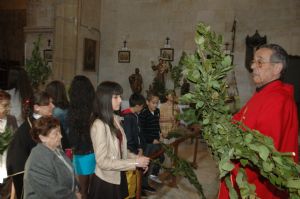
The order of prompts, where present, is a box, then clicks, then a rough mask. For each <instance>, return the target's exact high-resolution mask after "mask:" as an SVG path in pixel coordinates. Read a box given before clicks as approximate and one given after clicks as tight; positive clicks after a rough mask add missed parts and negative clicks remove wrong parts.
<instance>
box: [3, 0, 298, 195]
mask: <svg viewBox="0 0 300 199" xmlns="http://www.w3.org/2000/svg"><path fill="white" fill-rule="evenodd" d="M297 10H298V11H297ZM299 10H300V1H299V0H285V1H282V0H264V1H261V0H251V1H240V0H214V1H210V0H185V1H182V0H10V1H0V30H1V31H0V73H1V75H0V76H1V84H5V81H6V80H7V72H6V71H7V70H8V69H9V67H15V66H19V67H24V66H25V65H26V63H27V62H28V60H30V59H31V58H32V52H33V50H34V48H35V43H36V42H37V41H38V40H40V43H39V51H40V54H41V56H42V57H43V59H44V60H45V63H46V64H47V66H48V67H49V68H50V69H51V71H52V72H51V75H50V76H49V78H48V79H47V80H46V83H47V82H50V81H52V80H60V81H62V82H63V83H64V84H65V85H66V88H68V87H69V86H70V84H71V81H72V79H73V77H74V76H75V75H85V76H87V77H88V78H89V79H90V80H91V82H92V84H93V85H94V86H95V87H96V86H97V85H98V84H99V83H101V82H102V81H106V80H111V81H115V82H118V83H119V84H120V85H122V87H123V89H124V92H123V96H122V98H123V101H124V102H123V104H124V106H128V99H129V97H130V95H131V93H132V90H131V86H130V82H129V77H130V76H131V75H132V74H134V73H135V71H136V68H138V69H139V73H140V75H141V77H142V87H141V93H142V94H143V95H146V93H147V90H148V89H151V88H150V87H151V84H152V82H153V79H154V77H155V76H156V74H157V73H159V71H158V72H157V71H155V70H154V66H157V65H159V63H160V60H163V61H164V62H166V63H167V64H168V65H169V67H172V66H173V67H174V66H177V65H178V64H179V61H180V58H181V56H182V54H183V53H187V54H193V53H194V52H195V50H196V44H195V39H194V37H195V31H196V27H197V24H198V23H199V22H203V23H205V24H207V25H209V26H210V27H211V29H213V30H214V31H215V32H216V33H218V34H220V35H222V36H223V43H224V46H223V48H224V51H226V53H228V54H229V55H230V56H231V57H232V62H233V65H234V69H233V71H232V72H231V73H230V74H229V75H228V85H229V87H230V89H231V95H232V96H233V97H234V106H235V107H236V108H240V107H242V106H243V105H244V104H245V102H247V101H248V100H249V98H250V97H251V96H252V94H253V92H254V91H255V85H254V84H253V82H252V79H251V73H250V72H249V70H248V69H249V64H250V62H251V60H252V57H253V52H254V50H255V49H256V47H258V46H259V45H261V44H264V43H276V44H279V45H281V46H282V47H283V48H284V49H285V50H286V51H287V52H288V54H289V57H290V58H291V60H292V61H291V62H290V63H289V66H290V69H288V72H287V78H286V81H287V82H289V83H292V84H293V85H294V87H295V101H296V103H297V105H298V113H299V108H300V81H299V78H300V69H299V67H300V36H299V35H300V12H299ZM164 75H165V76H164V82H165V87H166V89H173V86H174V83H173V80H172V78H171V73H170V71H169V72H166V73H165V74H164ZM182 83H183V82H182V81H181V82H180V85H182ZM191 89H192V87H191ZM176 93H177V94H178V95H179V96H180V88H177V90H176ZM194 145H195V141H191V140H190V139H188V140H186V141H185V142H183V143H182V144H180V146H179V152H178V154H179V156H182V157H184V158H186V159H188V160H192V159H193V150H194ZM196 162H197V169H195V172H196V174H197V177H198V179H199V181H200V182H201V184H202V186H203V189H204V193H205V194H206V196H207V199H215V198H217V197H218V190H219V187H218V186H219V179H218V172H219V171H218V167H217V164H216V162H215V161H214V160H213V158H212V157H211V155H210V153H209V151H208V150H207V147H206V144H205V142H204V141H203V140H202V139H200V140H199V145H198V152H197V157H196ZM153 186H154V187H155V188H157V190H158V192H157V193H156V194H150V195H148V198H153V199H154V198H173V199H177V198H178V199H179V198H191V199H192V198H198V197H199V196H198V195H197V193H196V191H195V190H194V188H193V187H192V186H190V185H189V183H188V182H187V181H186V180H185V179H184V178H178V179H177V185H176V187H175V188H174V187H170V186H167V185H164V186H160V185H158V184H153Z"/></svg>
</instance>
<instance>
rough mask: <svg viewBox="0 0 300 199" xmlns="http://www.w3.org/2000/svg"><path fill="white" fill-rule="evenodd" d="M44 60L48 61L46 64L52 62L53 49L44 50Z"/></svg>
mask: <svg viewBox="0 0 300 199" xmlns="http://www.w3.org/2000/svg"><path fill="white" fill-rule="evenodd" d="M44 59H45V60H46V62H52V59H53V52H52V50H51V49H46V50H44Z"/></svg>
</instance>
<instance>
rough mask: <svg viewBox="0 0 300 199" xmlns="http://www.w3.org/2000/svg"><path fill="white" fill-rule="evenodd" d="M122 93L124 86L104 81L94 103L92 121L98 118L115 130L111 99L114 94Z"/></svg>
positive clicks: (98, 89)
mask: <svg viewBox="0 0 300 199" xmlns="http://www.w3.org/2000/svg"><path fill="white" fill-rule="evenodd" d="M122 93H123V88H122V87H121V85H120V84H118V83H116V82H111V81H104V82H102V83H100V84H99V86H98V87H97V90H96V97H95V100H94V103H93V114H92V122H94V121H95V119H97V118H98V119H100V120H102V121H103V122H104V123H106V124H108V125H109V127H110V128H111V130H112V131H115V130H116V127H115V126H114V110H113V108H112V102H111V101H112V96H113V95H121V94H122Z"/></svg>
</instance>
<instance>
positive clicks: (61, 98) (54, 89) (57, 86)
mask: <svg viewBox="0 0 300 199" xmlns="http://www.w3.org/2000/svg"><path fill="white" fill-rule="evenodd" d="M45 91H46V92H47V93H48V94H49V95H50V96H51V98H52V100H53V104H54V105H55V106H56V107H59V108H61V109H67V108H68V107H69V101H68V98H67V93H66V88H65V85H64V83H62V82H61V81H57V80H54V81H52V82H50V83H49V84H47V86H46V89H45Z"/></svg>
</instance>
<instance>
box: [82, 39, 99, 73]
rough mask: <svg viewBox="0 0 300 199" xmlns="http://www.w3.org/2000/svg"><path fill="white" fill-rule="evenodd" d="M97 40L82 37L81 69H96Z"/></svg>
mask: <svg viewBox="0 0 300 199" xmlns="http://www.w3.org/2000/svg"><path fill="white" fill-rule="evenodd" d="M96 45H97V41H96V40H93V39H88V38H85V39H84V52H83V70H86V71H96V60H97V59H96V57H97V54H96V52H97V48H96V47H97V46H96Z"/></svg>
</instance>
